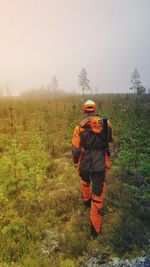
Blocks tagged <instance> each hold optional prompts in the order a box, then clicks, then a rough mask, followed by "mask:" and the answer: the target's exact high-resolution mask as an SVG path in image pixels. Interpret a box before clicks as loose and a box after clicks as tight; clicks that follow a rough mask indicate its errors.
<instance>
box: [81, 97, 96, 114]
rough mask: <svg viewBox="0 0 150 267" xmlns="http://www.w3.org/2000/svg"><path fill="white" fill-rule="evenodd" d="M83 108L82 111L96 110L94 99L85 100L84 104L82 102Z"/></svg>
mask: <svg viewBox="0 0 150 267" xmlns="http://www.w3.org/2000/svg"><path fill="white" fill-rule="evenodd" d="M83 110H84V111H91V112H92V111H95V110H96V104H95V102H94V101H92V100H87V101H86V102H85V103H84V104H83Z"/></svg>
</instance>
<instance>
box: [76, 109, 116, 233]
mask: <svg viewBox="0 0 150 267" xmlns="http://www.w3.org/2000/svg"><path fill="white" fill-rule="evenodd" d="M107 126H108V127H107V130H106V128H104V123H103V119H102V118H100V117H99V115H96V114H95V113H91V114H87V115H85V117H84V118H83V120H82V121H81V122H80V124H79V125H78V126H77V127H76V128H75V130H74V134H73V139H72V155H73V161H74V163H75V164H77V163H78V167H79V175H80V177H81V189H82V194H83V201H84V203H85V204H86V203H89V202H90V201H91V210H90V222H91V229H92V230H93V231H94V232H95V233H96V234H98V233H100V231H101V220H102V216H101V210H102V206H103V194H104V193H105V190H106V183H105V173H106V169H107V168H109V158H108V153H107V148H108V143H109V142H111V141H112V128H111V124H110V123H109V122H108V124H107ZM91 183H92V187H91V185H90V184H91Z"/></svg>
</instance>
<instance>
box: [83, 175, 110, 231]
mask: <svg viewBox="0 0 150 267" xmlns="http://www.w3.org/2000/svg"><path fill="white" fill-rule="evenodd" d="M80 176H81V190H82V195H83V201H84V202H86V201H88V200H89V199H91V210H90V222H91V224H92V226H93V227H94V229H95V231H96V232H97V233H99V232H100V230H101V222H102V215H101V209H102V207H103V194H105V193H106V181H105V172H92V173H89V172H85V171H84V172H81V171H80ZM91 182H92V188H91Z"/></svg>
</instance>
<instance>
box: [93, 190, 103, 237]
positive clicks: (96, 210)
mask: <svg viewBox="0 0 150 267" xmlns="http://www.w3.org/2000/svg"><path fill="white" fill-rule="evenodd" d="M102 206H103V198H102V196H96V195H94V194H92V201H91V210H90V221H91V224H92V225H93V227H94V229H95V231H96V232H97V233H99V232H100V230H101V222H102V215H101V209H102Z"/></svg>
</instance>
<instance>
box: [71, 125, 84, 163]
mask: <svg viewBox="0 0 150 267" xmlns="http://www.w3.org/2000/svg"><path fill="white" fill-rule="evenodd" d="M81 151H82V147H81V139H80V126H77V127H76V128H75V130H74V133H73V138H72V156H73V161H74V163H75V164H77V163H78V161H79V158H80V155H81Z"/></svg>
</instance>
